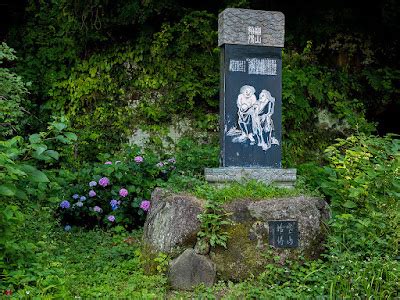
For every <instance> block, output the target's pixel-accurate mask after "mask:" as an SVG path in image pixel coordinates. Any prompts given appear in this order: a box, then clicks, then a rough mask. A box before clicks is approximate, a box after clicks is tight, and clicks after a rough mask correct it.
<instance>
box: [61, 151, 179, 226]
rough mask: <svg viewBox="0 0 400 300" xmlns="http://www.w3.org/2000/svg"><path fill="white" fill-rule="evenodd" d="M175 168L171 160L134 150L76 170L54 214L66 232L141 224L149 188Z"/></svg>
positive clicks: (162, 179) (147, 200) (166, 177)
mask: <svg viewBox="0 0 400 300" xmlns="http://www.w3.org/2000/svg"><path fill="white" fill-rule="evenodd" d="M174 170H175V159H174V158H169V159H166V160H164V161H160V160H158V159H157V158H156V157H155V156H154V155H151V154H141V155H139V154H138V153H137V152H132V153H128V154H127V157H125V158H119V160H117V159H115V160H112V159H110V158H108V159H107V161H105V162H103V163H98V164H95V165H91V166H90V167H86V168H83V169H82V170H80V171H79V170H77V176H76V180H75V182H72V183H71V185H70V188H69V189H68V190H67V191H66V192H65V194H64V195H62V197H61V198H62V201H61V202H60V203H59V205H58V208H57V211H56V215H57V216H58V217H59V218H60V220H61V224H62V225H63V227H64V229H65V230H66V231H69V230H71V229H72V228H73V227H74V226H83V227H87V228H93V227H94V226H96V225H97V226H101V227H110V226H115V225H117V224H118V225H123V226H124V227H125V228H127V229H133V228H137V227H140V226H142V225H143V223H144V220H145V216H146V213H147V212H148V211H149V209H150V207H151V202H150V200H149V199H150V196H151V192H152V191H153V189H154V188H155V187H156V186H158V185H159V184H161V183H162V182H164V181H165V180H167V179H168V178H169V176H170V174H171V173H172V172H173V171H174Z"/></svg>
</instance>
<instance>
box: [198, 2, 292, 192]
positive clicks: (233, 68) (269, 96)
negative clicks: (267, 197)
mask: <svg viewBox="0 0 400 300" xmlns="http://www.w3.org/2000/svg"><path fill="white" fill-rule="evenodd" d="M284 23H285V18H284V15H283V14H282V13H281V12H271V11H259V10H249V9H234V8H228V9H226V10H224V11H223V12H222V13H221V14H220V15H219V20H218V45H219V46H220V48H221V83H220V144H221V153H220V159H221V160H220V161H221V167H220V168H217V169H206V170H205V176H206V179H207V180H209V181H210V182H226V181H234V180H235V181H242V180H244V179H256V180H260V181H264V182H268V183H271V182H277V183H283V185H284V186H293V185H294V182H295V178H296V170H295V169H290V170H283V169H281V167H282V165H281V160H282V139H281V137H282V48H283V45H284ZM280 174H281V175H280ZM280 177H282V178H283V179H282V178H280ZM288 178H290V179H289V180H288Z"/></svg>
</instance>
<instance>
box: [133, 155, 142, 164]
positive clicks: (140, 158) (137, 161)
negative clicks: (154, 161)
mask: <svg viewBox="0 0 400 300" xmlns="http://www.w3.org/2000/svg"><path fill="white" fill-rule="evenodd" d="M133 160H134V161H135V162H136V163H138V164H140V163H142V162H143V157H141V156H140V155H139V156H135V158H134V159H133Z"/></svg>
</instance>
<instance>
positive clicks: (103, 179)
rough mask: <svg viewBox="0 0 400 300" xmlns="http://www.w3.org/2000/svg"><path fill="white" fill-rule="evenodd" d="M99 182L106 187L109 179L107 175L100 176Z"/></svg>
mask: <svg viewBox="0 0 400 300" xmlns="http://www.w3.org/2000/svg"><path fill="white" fill-rule="evenodd" d="M99 184H100V185H101V186H102V187H106V186H107V185H109V184H110V180H109V179H108V178H107V177H103V178H100V180H99Z"/></svg>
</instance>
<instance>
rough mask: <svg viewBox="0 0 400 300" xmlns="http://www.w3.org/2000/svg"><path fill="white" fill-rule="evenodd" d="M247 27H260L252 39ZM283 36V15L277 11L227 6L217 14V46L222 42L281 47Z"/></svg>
mask: <svg viewBox="0 0 400 300" xmlns="http://www.w3.org/2000/svg"><path fill="white" fill-rule="evenodd" d="M249 27H251V28H255V27H257V28H261V35H259V36H258V38H256V40H255V41H254V40H253V39H250V37H249V30H250V29H249ZM284 36H285V16H284V15H283V13H281V12H278V11H263V10H251V9H242V8H227V9H225V10H224V11H223V12H222V13H220V14H219V16H218V46H221V45H223V44H236V45H255V46H269V47H282V48H283V46H284Z"/></svg>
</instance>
